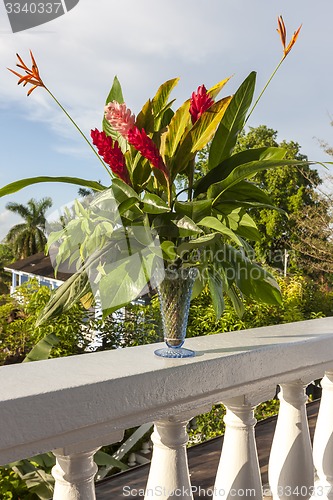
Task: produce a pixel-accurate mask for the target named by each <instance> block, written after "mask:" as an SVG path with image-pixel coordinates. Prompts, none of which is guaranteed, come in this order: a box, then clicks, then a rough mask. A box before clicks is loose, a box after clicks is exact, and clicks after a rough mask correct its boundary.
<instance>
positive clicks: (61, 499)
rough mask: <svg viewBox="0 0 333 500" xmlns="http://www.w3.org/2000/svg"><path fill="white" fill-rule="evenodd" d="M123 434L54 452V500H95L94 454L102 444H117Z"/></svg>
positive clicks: (95, 468) (95, 467) (119, 433)
mask: <svg viewBox="0 0 333 500" xmlns="http://www.w3.org/2000/svg"><path fill="white" fill-rule="evenodd" d="M123 434H124V433H123V432H122V431H121V432H115V433H113V434H111V435H109V436H107V438H104V439H103V440H102V442H101V440H100V439H99V440H98V441H99V442H96V446H95V447H93V445H92V442H89V441H88V442H87V443H86V445H85V444H84V443H79V444H74V445H69V446H66V447H64V448H58V449H57V450H53V453H54V455H55V457H56V465H55V466H54V467H53V469H52V475H53V477H54V479H55V487H54V495H53V500H95V499H96V495H95V485H94V477H95V475H96V472H97V469H98V468H97V465H96V464H95V462H94V454H95V453H96V451H98V450H99V448H100V447H101V446H102V444H106V443H108V444H110V443H116V442H118V441H120V440H121V439H122V437H123Z"/></svg>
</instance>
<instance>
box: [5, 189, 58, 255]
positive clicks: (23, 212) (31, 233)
mask: <svg viewBox="0 0 333 500" xmlns="http://www.w3.org/2000/svg"><path fill="white" fill-rule="evenodd" d="M51 206H52V200H51V198H42V199H41V200H39V201H38V200H35V199H34V198H31V199H30V200H29V201H28V203H27V205H23V204H21V203H15V202H10V203H8V204H7V205H6V208H7V210H10V211H11V212H13V213H14V214H17V215H20V216H21V217H22V218H23V219H24V222H23V223H21V224H16V225H15V226H13V227H12V228H11V229H10V230H9V232H8V234H7V236H6V242H7V243H8V245H10V247H11V248H12V250H13V253H14V256H15V258H16V259H24V258H26V257H29V256H30V255H34V254H35V253H38V252H42V251H43V250H44V247H45V244H46V236H45V233H44V231H45V224H46V218H45V212H46V211H47V210H48V209H49V208H50V207H51Z"/></svg>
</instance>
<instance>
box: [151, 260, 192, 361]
mask: <svg viewBox="0 0 333 500" xmlns="http://www.w3.org/2000/svg"><path fill="white" fill-rule="evenodd" d="M195 278H196V269H195V268H191V267H178V268H172V269H166V270H165V277H164V279H163V281H162V282H161V284H160V285H159V286H158V297H159V302H160V310H161V316H162V325H163V334H164V341H165V343H166V345H167V347H164V348H162V349H157V350H156V351H155V354H156V355H157V356H161V357H163V358H189V357H192V356H195V352H194V351H192V350H190V349H185V348H184V347H182V346H183V344H184V342H185V337H186V328H187V321H188V314H189V310H190V302H191V295H192V289H193V284H194V281H195Z"/></svg>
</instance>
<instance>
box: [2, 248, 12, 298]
mask: <svg viewBox="0 0 333 500" xmlns="http://www.w3.org/2000/svg"><path fill="white" fill-rule="evenodd" d="M12 260H13V253H12V251H11V249H10V247H9V246H8V245H4V244H0V294H3V293H8V292H9V283H10V274H8V273H6V271H5V270H4V267H5V266H6V264H9V262H11V261H12Z"/></svg>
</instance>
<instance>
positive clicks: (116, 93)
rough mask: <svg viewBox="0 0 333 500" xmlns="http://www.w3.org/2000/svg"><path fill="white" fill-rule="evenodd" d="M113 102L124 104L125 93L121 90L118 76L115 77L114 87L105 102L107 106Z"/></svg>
mask: <svg viewBox="0 0 333 500" xmlns="http://www.w3.org/2000/svg"><path fill="white" fill-rule="evenodd" d="M112 101H117V102H119V103H120V104H122V103H123V102H124V97H123V92H122V90H121V85H120V82H119V80H118V78H117V76H115V77H114V79H113V83H112V87H111V90H110V92H109V94H108V96H107V98H106V100H105V104H108V103H109V102H112Z"/></svg>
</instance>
